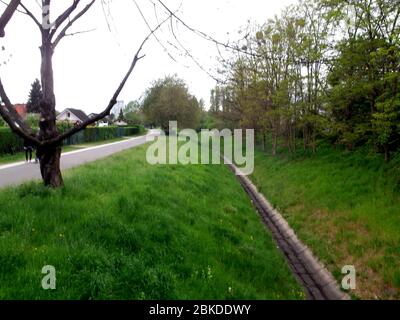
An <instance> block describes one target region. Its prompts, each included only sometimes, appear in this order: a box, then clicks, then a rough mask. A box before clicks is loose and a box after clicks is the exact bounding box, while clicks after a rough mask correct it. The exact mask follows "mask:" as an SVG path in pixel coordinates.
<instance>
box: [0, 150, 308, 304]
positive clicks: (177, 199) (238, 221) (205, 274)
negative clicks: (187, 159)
mask: <svg viewBox="0 0 400 320" xmlns="http://www.w3.org/2000/svg"><path fill="white" fill-rule="evenodd" d="M145 151H146V146H142V147H139V148H136V149H133V150H129V151H125V152H122V153H120V154H118V155H115V156H113V157H110V158H106V159H103V160H101V161H98V162H95V163H91V164H87V165H85V166H83V167H80V168H76V169H73V170H71V171H69V172H67V173H66V174H65V184H66V186H65V187H64V188H62V189H58V190H55V191H54V190H50V189H46V188H44V187H42V186H40V185H39V184H38V183H30V184H25V185H23V186H21V187H18V188H12V189H6V190H3V191H1V192H0V203H1V207H0V298H1V299H178V298H179V299H299V298H303V297H304V296H303V294H302V292H301V289H300V288H299V286H298V284H297V283H296V281H295V279H294V277H293V276H292V274H291V272H290V270H289V268H288V266H287V264H286V262H285V261H284V259H283V257H282V255H281V254H280V252H279V251H278V249H277V248H276V246H275V244H274V242H273V241H272V239H271V236H270V234H269V233H268V232H267V231H266V230H265V228H264V226H263V224H262V223H261V221H260V219H259V217H258V215H257V213H256V212H255V210H254V208H253V207H252V205H251V202H250V201H249V199H248V197H247V195H246V194H245V192H244V191H243V190H242V188H241V186H240V184H239V183H238V182H237V181H236V178H235V177H234V176H233V175H232V173H231V172H230V171H229V170H228V169H227V168H226V167H225V166H223V165H214V166H211V165H209V166H183V165H167V166H150V165H149V164H147V162H146V160H145ZM45 265H52V266H54V267H55V268H56V271H57V289H56V290H54V291H45V290H43V289H42V288H41V279H42V277H43V276H44V275H42V274H41V269H42V267H43V266H45Z"/></svg>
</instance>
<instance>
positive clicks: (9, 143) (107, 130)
mask: <svg viewBox="0 0 400 320" xmlns="http://www.w3.org/2000/svg"><path fill="white" fill-rule="evenodd" d="M60 131H63V130H62V129H61V130H60ZM142 132H144V127H143V126H129V127H102V128H99V127H89V128H86V129H85V130H83V131H80V132H78V133H76V134H75V135H73V136H72V137H69V138H68V139H65V140H64V141H63V145H64V146H69V145H75V144H83V143H88V142H97V141H104V140H110V139H114V138H121V137H125V136H134V135H137V134H140V133H142ZM23 146H24V142H23V140H22V139H21V138H20V137H18V136H17V135H16V134H14V133H13V132H11V130H10V129H9V128H0V155H2V154H14V153H17V152H21V151H23Z"/></svg>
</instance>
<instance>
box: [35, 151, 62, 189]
mask: <svg viewBox="0 0 400 320" xmlns="http://www.w3.org/2000/svg"><path fill="white" fill-rule="evenodd" d="M38 155H39V157H40V173H41V175H42V179H43V182H44V185H45V186H48V187H53V188H57V187H61V186H63V185H64V182H63V178H62V175H61V170H60V158H61V147H60V146H57V147H47V148H45V149H39V150H38Z"/></svg>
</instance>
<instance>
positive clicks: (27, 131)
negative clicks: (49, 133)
mask: <svg viewBox="0 0 400 320" xmlns="http://www.w3.org/2000/svg"><path fill="white" fill-rule="evenodd" d="M0 97H1V100H2V101H3V103H4V104H3V105H0V115H1V116H2V117H3V119H4V120H5V121H6V122H7V124H8V125H9V126H10V128H11V130H12V131H13V132H14V133H16V134H17V135H18V136H20V137H21V138H23V139H27V140H29V141H31V142H32V143H34V144H35V145H41V144H42V143H41V142H40V141H39V140H38V139H37V138H36V137H34V136H33V135H32V129H31V128H30V127H29V126H28V124H27V123H26V122H25V121H24V120H22V118H21V117H20V115H19V114H18V113H17V111H16V110H15V109H14V106H13V105H12V103H11V101H10V99H9V98H8V96H7V94H6V92H5V90H4V87H3V83H2V81H1V79H0Z"/></svg>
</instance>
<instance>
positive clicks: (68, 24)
mask: <svg viewBox="0 0 400 320" xmlns="http://www.w3.org/2000/svg"><path fill="white" fill-rule="evenodd" d="M95 2H96V0H92V1H91V2H90V3H89V4H88V5H87V6H86V7H84V8H83V9H82V10H81V11H80V12H79V13H78V14H77V15H76V16H75V17H74V18H73V19H72V20H70V21H69V22H68V23H67V25H66V26H65V27H64V28H63V29H62V30H61V32H60V33H59V34H58V36H57V38H56V39H55V40H54V42H53V48H55V47H56V46H57V45H58V43H59V42H60V41H61V39H62V38H64V37H65V36H66V34H67V31H68V29H69V28H70V27H71V26H72V25H73V24H74V23H75V22H76V21H77V20H78V19H79V18H80V17H82V16H83V15H84V14H85V13H86V12H87V11H88V10H89V9H90V8H91V7H92V5H93V4H94V3H95Z"/></svg>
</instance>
